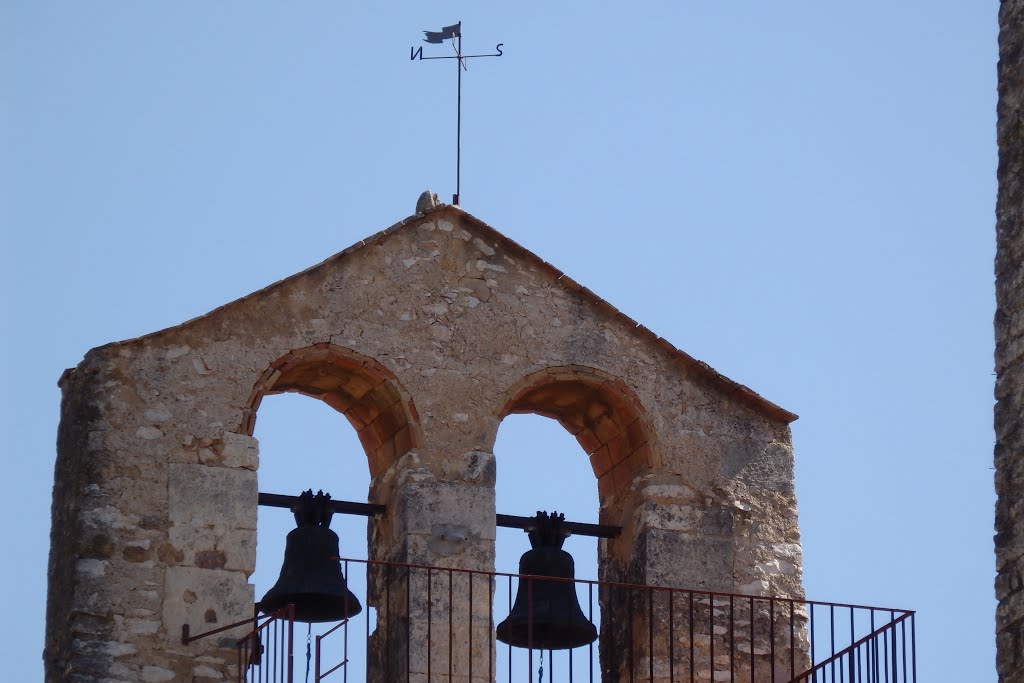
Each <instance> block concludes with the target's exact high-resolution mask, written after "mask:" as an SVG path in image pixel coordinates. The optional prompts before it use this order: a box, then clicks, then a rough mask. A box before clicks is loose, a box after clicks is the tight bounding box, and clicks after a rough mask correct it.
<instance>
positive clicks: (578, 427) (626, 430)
mask: <svg viewBox="0 0 1024 683" xmlns="http://www.w3.org/2000/svg"><path fill="white" fill-rule="evenodd" d="M507 395H508V400H507V402H506V404H505V407H504V410H503V411H502V417H504V416H505V415H510V414H524V413H525V414H529V413H533V414H536V415H543V416H544V417H550V418H552V419H554V420H556V421H558V423H559V424H561V425H562V427H564V428H565V429H566V431H568V432H569V433H570V434H572V435H573V436H574V437H576V441H577V442H578V443H579V445H580V447H581V448H582V449H583V451H584V453H586V455H587V457H588V459H589V461H590V467H591V470H592V471H593V473H594V477H596V479H597V489H598V495H599V496H600V500H601V509H602V514H603V515H604V514H606V511H607V512H610V511H611V503H612V501H613V500H614V499H621V498H622V497H623V496H625V495H627V494H628V490H629V487H630V485H631V483H632V481H633V479H634V478H635V477H636V476H637V475H638V474H640V473H642V472H644V471H647V470H650V469H652V468H654V467H656V466H657V464H658V460H657V450H656V448H655V444H654V440H653V437H652V431H651V429H650V427H649V426H648V424H647V421H646V419H645V418H644V413H643V409H642V407H641V406H640V403H639V401H638V400H637V398H636V396H634V394H633V392H632V391H631V390H630V389H629V387H627V386H626V384H625V383H624V382H623V381H622V380H620V379H618V378H616V377H614V376H613V375H610V374H608V373H606V372H603V371H601V370H597V369H594V368H587V367H582V366H567V367H561V368H547V369H545V370H541V371H539V372H535V373H533V374H531V375H529V376H527V377H525V378H524V379H523V380H522V381H520V382H519V383H518V384H516V386H514V387H513V388H512V389H511V390H510V391H509V392H508V394H507ZM602 521H604V522H605V523H608V524H618V523H619V520H615V519H603V520H602Z"/></svg>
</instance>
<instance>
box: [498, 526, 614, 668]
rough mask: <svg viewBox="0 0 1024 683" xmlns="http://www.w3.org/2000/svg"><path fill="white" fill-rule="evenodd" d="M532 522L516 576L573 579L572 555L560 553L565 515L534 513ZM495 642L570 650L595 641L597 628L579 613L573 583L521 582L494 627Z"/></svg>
mask: <svg viewBox="0 0 1024 683" xmlns="http://www.w3.org/2000/svg"><path fill="white" fill-rule="evenodd" d="M535 520H536V521H535V525H534V528H533V529H531V530H530V545H531V546H532V549H531V550H529V551H527V552H526V553H524V554H523V556H522V558H520V560H519V573H520V574H531V575H534V576H552V577H559V578H563V579H574V578H576V567H575V563H574V562H573V559H572V555H570V554H569V553H567V552H565V551H564V550H562V543H564V542H565V539H566V537H568V536H569V533H568V532H566V531H565V530H564V529H563V527H562V522H564V521H565V515H560V514H558V513H557V512H554V513H552V514H550V515H548V514H547V513H546V512H538V513H537V516H536V518H535ZM531 622H532V624H531ZM497 638H498V640H500V641H501V642H503V643H507V644H508V645H514V646H516V647H533V648H534V649H537V650H568V649H571V648H574V647H579V646H581V645H588V644H590V643H592V642H594V641H595V640H597V628H596V627H595V626H594V625H593V624H592V623H591V622H590V620H589V619H587V617H586V616H585V615H584V614H583V610H582V609H580V603H579V600H577V599H576V587H575V584H574V583H573V582H572V581H544V580H541V579H533V580H530V579H526V578H522V579H520V580H519V588H518V590H517V591H516V600H515V604H514V605H513V606H512V611H511V612H510V613H509V615H508V618H507V619H505V621H503V622H501V623H500V624H498V630H497Z"/></svg>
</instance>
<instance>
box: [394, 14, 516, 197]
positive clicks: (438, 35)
mask: <svg viewBox="0 0 1024 683" xmlns="http://www.w3.org/2000/svg"><path fill="white" fill-rule="evenodd" d="M423 33H424V34H425V35H426V38H424V39H423V42H424V43H434V44H441V43H444V41H445V40H448V39H451V41H452V47H453V48H454V49H455V54H454V55H451V56H445V57H424V56H423V46H422V45H420V46H419V47H410V48H409V59H411V60H416V58H417V57H418V58H419V59H420V60H424V59H454V60H457V61H456V63H455V70H456V71H457V72H458V74H459V80H458V96H457V102H458V103H457V105H456V115H455V196H454V197H453V198H452V204H455V205H458V203H459V192H460V191H461V190H462V71H463V69H465V70H467V71H468V70H469V69H468V67H467V66H466V60H467V59H473V58H475V57H501V54H502V53H501V46H502V45H504V43H498V44H497V45H495V46H494V53H492V54H485V55H464V54H462V22H461V21H460V22H458V23H456V24H452V25H451V26H445V27H444V28H442V29H441V30H440V31H424V32H423Z"/></svg>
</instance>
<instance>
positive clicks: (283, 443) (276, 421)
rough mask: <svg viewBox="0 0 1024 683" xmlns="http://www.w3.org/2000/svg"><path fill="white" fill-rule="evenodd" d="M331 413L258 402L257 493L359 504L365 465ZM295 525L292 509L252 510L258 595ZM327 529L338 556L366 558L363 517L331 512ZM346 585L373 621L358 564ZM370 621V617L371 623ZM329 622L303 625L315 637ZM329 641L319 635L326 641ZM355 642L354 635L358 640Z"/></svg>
mask: <svg viewBox="0 0 1024 683" xmlns="http://www.w3.org/2000/svg"><path fill="white" fill-rule="evenodd" d="M339 417H340V416H339V415H338V413H337V412H335V411H334V410H332V409H331V408H330V407H329V406H328V405H326V404H324V403H321V402H319V401H312V400H310V399H309V398H306V397H304V396H299V395H296V394H288V395H281V396H273V397H271V398H270V399H268V400H266V401H264V402H263V404H262V406H261V407H260V413H259V420H258V421H257V423H256V429H255V431H254V433H253V436H255V437H256V438H257V439H258V440H259V443H260V467H259V472H258V478H259V486H260V490H261V491H262V492H266V493H281V494H286V495H292V496H294V495H298V494H299V493H300V492H301V491H303V490H305V489H308V488H312V489H313V491H314V493H315V492H316V491H317V489H323V490H324V491H325V492H329V493H330V494H331V497H332V498H333V499H335V500H352V501H357V502H364V501H366V499H367V491H368V489H369V484H370V476H369V470H368V468H367V466H366V461H365V458H364V456H363V455H362V453H361V451H362V445H361V444H360V441H359V438H358V436H357V434H356V432H355V430H353V429H352V428H351V427H350V426H349V425H348V424H347V423H346V422H345V420H342V419H339ZM294 528H295V520H294V517H293V516H292V514H291V513H290V512H289V511H288V510H286V509H283V508H274V507H263V506H261V507H260V508H259V511H258V514H257V526H256V571H255V572H253V575H252V576H251V577H250V579H249V582H250V583H251V584H252V585H253V586H254V589H255V591H254V592H255V597H256V600H259V599H260V598H261V597H262V596H263V595H265V594H266V592H267V591H268V590H270V588H271V587H272V586H273V585H274V584H275V583H276V582H277V580H278V577H279V573H280V571H281V564H282V561H283V558H284V550H285V538H286V537H287V535H288V533H289V532H290V531H291V530H292V529H294ZM331 529H332V530H333V531H334V532H335V533H336V534H338V537H339V539H340V544H339V549H340V553H341V556H342V557H352V558H365V557H367V520H366V518H365V517H359V516H353V515H334V516H333V518H332V519H331ZM343 571H344V574H345V577H346V579H347V582H348V586H349V590H351V591H352V592H353V593H354V594H355V595H356V596H357V597H358V599H359V601H360V603H362V605H363V609H364V614H363V615H360V618H370V619H373V613H372V610H371V609H368V608H367V606H366V598H365V595H366V571H365V567H364V565H362V564H359V563H349V564H348V565H347V566H346V567H344V569H343ZM371 623H372V621H371ZM332 626H333V624H313V625H312V628H311V629H309V632H310V634H311V635H312V636H313V637H314V638H315V637H316V636H318V635H321V634H323V633H324V632H325V631H326V630H327V629H329V628H331V627H332ZM295 628H296V640H297V642H299V643H300V644H301V642H302V641H303V640H304V639H305V637H306V633H307V627H306V625H305V624H296V627H295ZM332 642H333V641H329V640H325V645H326V646H328V648H329V646H330V645H331V644H332ZM357 642H358V641H357ZM304 654H305V653H304V651H301V646H300V650H297V651H296V653H295V656H296V667H295V668H296V671H297V672H298V674H299V675H303V672H304V670H305V666H306V662H305V656H304ZM364 661H365V659H364V658H363V657H359V658H353V667H352V669H353V670H352V671H350V673H351V674H353V675H356V676H357V680H358V679H360V678H359V677H360V676H361V675H362V672H361V671H358V672H357V671H355V668H357V667H361V666H362V665H363V662H364Z"/></svg>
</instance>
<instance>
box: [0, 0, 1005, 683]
mask: <svg viewBox="0 0 1024 683" xmlns="http://www.w3.org/2000/svg"><path fill="white" fill-rule="evenodd" d="M996 12H997V3H996V2H994V1H993V0H978V1H977V2H970V3H964V2H956V1H952V0H950V1H942V0H932V1H930V2H925V1H924V0H904V1H903V2H899V3H893V2H880V1H870V0H869V1H865V2H859V3H823V2H810V1H804V2H798V1H794V2H781V3H764V2H747V1H740V2H730V3H717V2H715V3H713V2H706V1H705V2H696V1H691V0H686V1H685V2H684V1H680V2H674V3H668V2H664V3H655V2H638V3H632V4H630V5H629V7H628V8H627V6H626V4H625V3H607V2H593V3H586V4H584V3H559V4H558V5H557V6H552V4H551V3H532V2H525V3H515V4H514V6H513V5H511V4H507V6H506V5H497V4H494V3H456V2H436V3H429V6H428V4H427V3H391V4H388V5H386V6H385V5H384V4H383V3H359V4H356V3H329V2H324V1H319V0H316V1H314V0H310V1H308V2H304V3H289V4H285V3H270V2H263V1H258V2H239V1H235V0H224V1H222V2H217V3H199V2H175V3H169V2H165V3H134V2H127V1H121V2H116V1H111V0H95V1H94V2H88V3H85V2H77V3H58V2H51V1H48V0H39V1H36V2H31V3H29V2H20V3H19V2H12V1H11V0H8V1H7V2H0V240H2V241H0V284H2V286H3V291H4V295H3V297H2V300H0V306H2V309H0V315H2V318H0V319H2V320H3V325H2V328H0V329H2V336H0V344H2V347H0V350H2V352H3V354H4V357H5V358H7V359H8V361H7V362H6V363H5V364H4V366H3V370H2V373H3V375H2V378H3V380H4V383H5V385H6V386H7V387H8V391H6V392H4V393H3V395H2V398H0V401H2V404H0V408H2V409H0V416H2V417H0V420H2V421H3V422H2V427H3V434H4V437H5V441H6V445H5V448H4V452H5V454H6V456H5V460H6V463H5V464H6V468H5V471H6V477H5V480H6V481H7V486H6V487H5V495H4V497H3V501H2V503H0V505H2V508H0V511H2V519H3V520H4V521H3V522H2V533H3V539H2V540H3V545H4V547H5V548H7V549H8V550H7V553H8V555H7V557H8V562H6V563H5V567H4V569H3V576H4V578H5V585H7V586H8V587H9V589H10V587H14V588H13V590H9V592H10V593H11V595H10V601H9V602H8V603H7V607H8V609H9V610H12V611H11V612H9V614H17V615H18V618H17V619H16V620H13V619H8V620H5V623H4V625H3V626H2V627H0V629H3V633H2V636H0V643H2V645H0V647H2V648H3V649H4V651H5V654H6V655H7V665H5V666H6V668H7V671H8V672H9V675H10V677H11V679H12V680H33V679H38V678H39V676H40V672H41V664H40V657H39V654H40V651H41V648H42V631H43V612H44V604H45V567H46V554H47V552H48V538H47V534H48V528H49V498H50V484H51V481H52V467H53V459H54V441H55V433H56V424H57V419H58V412H59V400H60V396H59V392H58V390H57V388H56V380H57V378H58V377H59V376H60V373H61V372H62V371H63V369H64V368H66V367H72V366H74V365H76V364H77V363H78V362H79V360H80V359H81V357H82V355H83V354H84V353H85V352H86V351H87V350H88V349H90V348H92V347H94V346H98V345H100V344H104V343H107V342H110V341H116V340H120V339H125V338H130V337H134V336H137V335H140V334H144V333H147V332H150V331H153V330H156V329H161V328H164V327H168V326H171V325H176V324H178V323H180V322H182V321H184V320H187V319H189V318H192V317H194V316H196V315H199V314H202V313H204V312H206V311H208V310H210V309H212V308H215V307H216V306H218V305H220V304H222V303H224V302H226V301H229V300H232V299H235V298H237V297H239V296H242V295H244V294H246V293H248V292H250V291H253V290H255V289H258V288H260V287H263V286H265V285H267V284H269V283H271V282H273V281H276V280H278V279H281V278H283V277H286V276H287V275H289V274H291V273H294V272H296V271H298V270H300V269H303V268H305V267H307V266H309V265H311V264H314V263H317V262H319V261H321V260H323V259H324V258H325V257H327V256H329V255H331V254H333V253H335V252H337V251H339V250H341V249H343V248H345V247H346V246H348V245H349V244H352V243H354V242H356V241H358V240H359V239H361V238H362V237H364V236H366V235H369V234H371V233H373V232H376V231H377V230H379V229H381V228H383V227H386V226H388V225H391V224H392V223H394V222H395V221H397V220H400V219H402V218H404V217H405V216H407V215H409V214H410V213H412V212H413V209H414V205H415V200H416V197H417V196H418V194H419V193H420V192H421V191H422V190H424V189H426V188H428V187H429V188H432V189H433V190H435V191H437V192H438V193H439V194H440V195H441V196H442V198H446V199H447V198H450V195H451V194H452V192H453V191H454V158H453V157H454V155H453V147H454V95H455V93H454V88H455V82H454V81H455V79H454V73H453V71H454V65H451V63H450V62H410V60H409V56H408V55H409V47H410V45H413V44H418V39H419V37H420V31H422V30H424V29H436V28H439V27H440V26H441V25H444V24H448V23H452V22H454V21H456V20H459V19H461V20H462V21H463V25H464V31H465V37H464V45H465V47H466V49H467V50H473V51H480V52H484V51H490V50H491V49H492V48H493V46H494V45H495V44H496V43H499V42H500V43H503V44H504V47H503V50H504V56H503V57H501V58H499V59H490V60H480V61H478V62H476V63H473V64H471V66H470V69H469V71H468V73H466V74H465V77H464V82H463V85H464V102H463V117H464V125H463V172H462V177H463V183H462V200H463V201H462V204H463V207H464V208H465V209H467V210H468V211H470V212H471V213H473V214H475V215H477V216H478V217H480V218H481V219H483V220H484V221H486V222H488V223H490V224H491V225H494V226H495V227H497V228H498V229H500V230H502V231H503V232H504V233H505V234H507V235H508V236H510V237H511V238H513V239H515V240H516V241H518V242H520V243H522V244H523V245H524V246H526V247H527V248H529V249H531V250H533V251H535V252H536V253H538V254H539V255H540V256H541V257H543V258H544V259H546V260H548V261H550V262H551V263H553V264H555V265H556V266H557V267H559V268H560V269H562V270H564V271H565V272H566V273H568V274H569V275H571V276H572V277H573V278H574V279H576V280H577V281H579V282H582V283H584V284H585V285H587V286H589V287H590V288H591V289H593V290H594V291H596V292H597V293H598V294H599V295H601V296H603V297H605V298H606V299H608V300H609V301H610V302H611V303H613V304H614V305H616V306H617V307H619V308H620V309H621V310H622V311H624V312H625V313H626V314H628V315H630V316H631V317H633V318H635V319H637V320H639V321H641V322H642V323H644V324H645V325H646V326H648V327H649V328H651V329H652V330H654V331H655V332H657V333H658V334H660V335H662V336H664V337H666V338H668V339H669V340H670V341H672V342H673V343H674V344H676V345H678V346H680V347H681V348H683V349H684V350H686V351H687V352H688V353H690V354H691V355H693V356H696V357H697V358H700V359H701V360H704V361H706V362H708V363H710V364H711V365H712V366H713V367H715V368H716V369H717V370H719V371H721V372H723V373H724V374H726V375H728V376H729V377H731V378H733V379H735V380H737V381H739V382H742V383H744V384H747V385H748V386H750V387H752V388H753V389H755V390H756V391H758V392H760V393H761V394H763V395H764V396H766V397H767V398H769V399H770V400H772V401H774V402H776V403H778V404H780V405H782V406H784V407H785V408H787V409H789V410H792V411H794V412H796V413H798V414H799V415H800V416H801V418H800V420H799V421H798V422H796V423H795V424H794V425H793V435H794V442H795V445H796V454H797V492H798V496H799V503H800V523H801V527H802V532H803V542H804V553H805V559H804V562H805V564H804V572H805V584H806V587H807V593H808V595H809V596H810V597H813V598H816V599H822V600H836V601H850V602H863V603H871V604H881V605H885V606H890V605H891V606H894V607H907V608H911V609H917V610H919V621H918V643H919V658H918V660H919V663H920V668H921V671H922V677H921V680H929V681H958V680H974V681H982V680H994V679H995V674H994V666H993V658H994V645H993V641H994V637H993V631H994V626H993V612H994V599H993V591H992V579H993V575H994V569H993V566H994V562H993V553H992V512H993V502H994V493H993V486H992V470H991V462H992V446H993V433H992V427H991V415H992V411H991V408H992V384H993V377H992V374H991V373H992V346H993V343H992V327H991V321H992V315H993V311H994V296H993V287H992V265H991V264H992V257H993V255H994V230H993V224H994V217H993V216H994V214H993V211H994V201H995V167H996V150H995V142H994V139H995V133H994V124H995V86H996V83H995V63H996V54H997V51H996V37H997V21H996ZM428 49H440V48H428ZM449 66H452V68H449ZM276 400H278V399H275V401H276ZM318 407H319V406H316V407H310V406H309V405H306V404H301V403H294V402H291V403H289V402H288V401H287V399H280V403H279V404H277V403H273V402H271V401H268V402H267V404H265V408H264V409H261V416H260V419H261V420H262V422H261V423H260V424H258V426H257V436H259V437H260V438H261V441H262V442H263V456H264V463H265V466H266V469H265V472H264V473H261V474H262V475H263V477H264V478H263V479H261V486H262V484H263V483H264V481H266V482H267V486H266V487H264V488H268V489H269V488H271V485H272V484H273V485H276V484H278V483H280V485H281V486H280V488H282V489H283V488H286V487H288V486H293V484H290V483H288V482H287V481H286V480H285V476H286V475H285V474H284V473H280V474H276V473H277V472H278V471H279V470H275V469H274V467H277V466H278V465H275V464H274V462H275V460H276V461H278V463H280V462H282V461H283V459H284V456H283V455H279V456H276V457H275V454H274V451H275V450H276V451H278V452H281V451H288V450H291V451H292V452H296V451H297V452H303V453H309V455H308V456H306V458H305V459H304V461H303V462H304V464H303V467H308V468H309V469H308V470H307V471H308V472H309V473H310V475H309V476H310V477H313V476H319V473H320V472H322V471H323V467H324V465H321V464H318V463H320V462H327V463H330V466H331V467H336V468H339V475H338V476H339V484H338V486H337V487H336V488H337V490H338V491H344V493H343V494H342V493H336V494H335V495H336V497H358V498H360V499H361V496H364V495H365V479H363V480H360V479H359V477H364V478H365V476H366V474H365V464H364V462H363V461H362V460H361V458H362V456H361V454H359V452H358V449H357V448H356V447H355V446H354V444H355V443H356V442H355V440H354V439H353V438H352V435H351V433H350V429H349V428H348V427H347V425H344V424H343V423H341V424H339V423H337V422H330V420H331V417H330V416H327V417H323V416H321V415H320V414H319V412H318V411H317V408H318ZM268 408H271V409H272V410H268ZM264 413H266V414H264ZM306 420H308V421H309V424H313V423H318V424H319V423H323V424H324V429H325V430H328V431H326V432H316V433H317V434H323V436H322V437H319V438H320V441H319V443H314V442H313V440H310V441H309V442H302V441H299V440H298V438H297V437H296V436H295V435H296V433H297V432H299V431H301V430H298V429H296V425H299V424H306V423H305V422H301V421H306ZM324 421H326V422H324ZM549 427H550V425H547V424H544V421H543V419H542V418H518V417H517V418H510V419H509V420H508V421H506V423H504V424H503V426H502V431H501V433H500V435H499V442H498V445H497V447H496V450H497V452H498V459H499V465H498V466H499V490H498V501H499V510H500V511H502V512H508V513H510V514H529V513H531V512H532V511H533V510H535V509H537V508H538V507H545V508H548V509H550V508H551V507H560V508H566V509H567V511H571V513H572V516H575V517H586V516H588V515H589V516H591V517H593V516H596V509H595V503H594V500H595V497H594V495H593V491H592V490H590V489H589V488H588V487H587V486H583V485H581V487H580V488H581V490H580V491H574V492H572V495H569V496H567V494H566V492H565V491H564V490H559V489H558V488H557V487H556V488H553V489H552V490H550V491H544V490H540V491H539V492H538V494H537V499H536V500H534V499H527V498H525V497H524V496H523V494H522V492H523V491H525V490H527V489H531V490H533V487H532V484H533V483H535V481H534V480H535V477H534V476H533V475H532V474H531V468H530V462H534V461H535V462H540V461H541V460H540V458H541V454H545V458H546V459H547V460H550V461H552V462H557V463H558V466H559V467H564V468H565V469H564V473H565V474H564V475H562V476H566V477H568V476H577V475H579V476H578V480H579V481H581V482H583V481H588V480H587V479H586V476H589V473H588V471H587V470H586V467H585V463H584V461H583V458H582V451H580V450H579V449H578V446H576V445H575V443H574V442H573V441H572V440H567V439H564V438H563V435H562V434H561V433H556V432H554V431H553V430H551V429H550V428H549ZM332 428H333V429H335V430H336V432H337V433H336V435H334V436H331V433H330V431H329V430H330V429H332ZM311 429H312V428H311ZM325 440H328V441H329V443H326V444H325V443H324V441H325ZM272 444H274V445H273V447H272ZM277 444H280V445H277ZM318 447H319V448H320V449H321V450H322V451H323V453H322V454H320V455H316V454H315V453H314V451H316V450H317V448H318ZM573 449H576V450H573ZM506 452H507V454H508V455H505V453H506ZM503 456H504V457H503ZM289 457H291V456H289ZM317 458H323V460H322V461H321V460H318V459H317ZM531 458H533V459H534V460H531ZM574 473H575V474H574ZM298 479H302V477H301V476H298ZM359 481H363V482H364V483H362V484H359V483H358V482H359ZM353 482H354V483H353ZM527 484H530V485H527ZM297 485H299V486H303V487H304V486H306V484H301V483H298V484H297ZM349 486H351V487H352V489H351V491H349V490H348V489H347V488H346V487H349ZM360 486H362V487H363V488H362V489H361V490H360V488H359V487H360ZM584 489H585V490H584ZM556 496H558V497H560V499H559V500H555V501H554V502H545V501H547V500H550V499H551V498H553V497H556ZM268 524H269V522H268ZM262 525H263V517H262V516H261V531H262V530H263V526H262ZM345 529H348V527H345ZM361 533H362V532H361V531H360V530H359V529H355V530H354V531H351V532H346V533H345V534H343V543H344V542H345V541H344V538H348V537H351V536H355V537H357V538H358V537H359V534H361ZM262 538H263V537H262V536H261V539H262ZM360 540H361V539H360ZM521 542H523V539H522V538H520V537H518V536H502V537H501V538H499V545H501V546H502V547H500V548H499V551H500V552H501V553H504V555H501V556H500V557H499V564H500V563H501V562H502V561H507V562H511V563H513V564H514V562H515V557H516V556H517V555H518V553H519V552H521V548H518V547H516V544H517V543H521ZM263 547H264V546H261V555H260V559H261V562H266V561H267V560H266V559H265V558H266V557H267V556H270V555H272V554H273V551H268V552H266V553H264V552H263ZM580 552H584V551H580ZM12 557H13V558H16V561H10V558H12ZM502 557H504V558H512V559H510V560H508V559H506V560H502V559H501V558H502ZM277 562H279V559H274V560H272V561H271V564H275V563H277ZM499 568H505V569H507V568H510V567H508V566H506V567H499ZM581 573H582V563H581ZM950 652H956V653H957V655H956V656H955V657H949V656H948V654H949V653H950ZM11 667H13V670H12V668H11Z"/></svg>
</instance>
